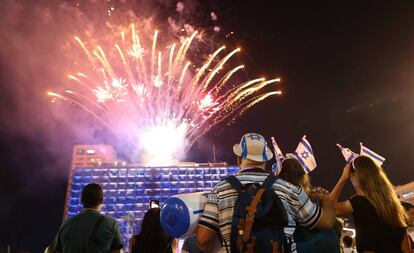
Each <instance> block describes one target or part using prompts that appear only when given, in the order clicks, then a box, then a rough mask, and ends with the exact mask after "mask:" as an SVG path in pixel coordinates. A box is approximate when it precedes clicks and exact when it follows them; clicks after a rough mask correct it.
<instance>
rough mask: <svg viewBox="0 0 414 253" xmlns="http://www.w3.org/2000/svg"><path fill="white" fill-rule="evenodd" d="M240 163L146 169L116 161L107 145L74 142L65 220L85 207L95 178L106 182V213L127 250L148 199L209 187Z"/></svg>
mask: <svg viewBox="0 0 414 253" xmlns="http://www.w3.org/2000/svg"><path fill="white" fill-rule="evenodd" d="M237 170H238V168H237V167H231V166H227V165H226V164H224V163H223V164H209V163H205V164H197V163H185V164H181V165H179V166H171V167H148V166H143V165H136V164H127V163H125V162H120V161H118V160H116V153H115V151H114V149H113V148H112V147H111V146H109V145H76V146H74V149H73V157H72V166H71V170H70V175H69V182H68V187H67V194H66V203H65V211H64V212H65V213H64V216H65V218H69V217H72V216H74V215H76V214H77V213H79V212H80V211H81V210H82V204H81V202H80V194H81V191H82V188H83V187H84V186H85V185H86V184H88V183H91V182H95V183H98V184H100V185H101V186H102V188H103V191H104V195H105V199H104V204H103V205H102V213H104V214H106V215H109V216H111V217H113V218H115V219H116V220H117V221H118V222H119V224H120V229H121V233H122V235H123V240H124V246H125V247H124V251H126V252H128V247H127V245H128V241H129V238H130V237H131V235H132V234H135V233H138V232H139V229H140V224H141V220H142V218H143V216H144V214H145V212H146V211H147V209H148V207H149V201H150V200H159V201H160V203H161V204H162V203H163V202H164V201H165V200H166V199H168V198H169V197H170V196H172V195H176V194H181V193H190V192H200V191H209V190H210V189H212V188H213V187H214V186H215V185H216V184H217V183H218V182H219V181H220V180H223V179H224V178H225V177H227V176H228V175H231V174H235V173H236V171H237Z"/></svg>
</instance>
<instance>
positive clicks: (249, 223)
mask: <svg viewBox="0 0 414 253" xmlns="http://www.w3.org/2000/svg"><path fill="white" fill-rule="evenodd" d="M264 192H265V189H264V188H260V189H259V190H257V192H256V194H255V195H254V197H253V200H252V201H251V202H250V205H249V206H247V207H246V210H247V215H246V218H245V220H246V223H245V227H244V231H243V233H242V235H243V243H246V242H248V241H249V238H250V233H251V231H252V228H253V222H254V218H255V217H256V212H257V205H258V204H259V202H260V200H261V199H262V196H263V193H264Z"/></svg>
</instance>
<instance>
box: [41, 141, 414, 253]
mask: <svg viewBox="0 0 414 253" xmlns="http://www.w3.org/2000/svg"><path fill="white" fill-rule="evenodd" d="M233 151H234V153H235V155H236V157H237V162H238V166H239V167H240V171H239V172H238V173H237V174H236V175H234V176H232V177H229V178H227V179H226V180H223V181H221V182H219V183H218V184H217V185H216V186H215V187H214V188H213V189H212V191H211V192H210V193H209V194H208V201H207V203H206V205H205V207H204V212H203V214H202V215H201V218H200V220H199V224H198V228H197V231H196V234H195V235H193V236H190V237H189V238H187V240H186V241H185V242H184V246H183V248H182V252H190V253H198V252H213V248H214V247H215V245H217V241H219V245H220V246H219V248H220V249H219V250H218V251H217V249H215V250H214V252H248V253H253V252H273V253H286V252H292V253H295V252H298V253H307V252H309V253H312V252H318V253H325V252H326V253H340V252H343V253H349V252H359V253H408V252H412V241H411V238H410V237H409V235H408V234H407V227H408V226H409V225H412V222H413V217H412V216H411V215H408V213H407V211H406V209H405V208H404V207H403V204H402V203H401V202H400V201H399V199H398V197H397V195H396V193H395V192H394V190H393V187H392V184H391V183H390V181H389V180H388V178H387V176H386V174H385V173H384V171H383V169H382V168H381V167H380V166H378V165H377V164H376V163H375V162H374V161H373V160H372V159H371V158H369V157H367V156H363V155H361V156H357V157H356V158H354V159H353V160H352V161H349V163H347V164H346V165H345V167H344V169H343V173H342V175H341V177H340V178H339V179H338V182H337V184H336V185H335V187H334V188H333V189H332V191H330V192H329V191H326V190H324V189H323V188H321V187H313V186H312V185H311V180H310V176H309V175H308V173H306V171H305V170H304V168H303V165H302V164H301V163H300V161H298V159H296V157H295V156H294V155H286V157H285V158H284V159H283V161H282V163H281V170H280V173H279V174H278V175H277V176H275V175H273V173H272V172H269V171H266V169H265V168H266V163H267V162H268V161H269V160H271V159H272V157H273V154H272V152H271V151H270V149H269V148H268V147H267V144H266V141H265V138H264V137H263V136H261V135H258V134H246V135H244V136H243V138H242V141H241V143H240V144H236V145H235V146H234V148H233ZM347 181H351V183H352V185H353V187H354V189H355V195H354V196H353V197H351V198H350V199H348V200H346V201H342V202H339V201H338V199H339V196H340V194H341V191H342V188H343V186H344V185H345V183H346V182H347ZM249 194H250V195H249ZM245 196H248V198H245ZM245 199H248V201H245ZM81 201H82V204H83V207H84V211H83V212H81V213H80V214H78V215H75V216H74V217H71V218H69V219H67V220H66V221H65V222H64V223H63V224H62V226H61V228H60V230H59V233H58V235H57V236H56V239H55V241H54V243H52V244H51V245H50V246H49V247H48V249H47V250H49V252H63V253H67V252H70V253H77V252H112V253H115V252H121V251H122V249H123V247H127V246H126V245H122V240H121V234H120V230H119V225H118V223H117V222H116V220H114V219H112V218H110V217H107V216H104V215H102V214H100V206H101V205H102V204H103V191H102V188H101V187H100V186H99V185H98V184H94V183H91V184H88V185H87V186H85V187H84V188H83V190H82V195H81ZM269 203H270V204H269ZM404 205H406V204H404ZM411 208H412V206H411ZM345 215H349V216H352V218H353V221H354V225H355V230H356V237H355V240H354V238H353V237H351V236H349V235H348V234H343V221H342V220H341V219H340V218H339V216H345ZM263 231H265V232H263ZM273 231H275V233H273ZM269 236H270V237H269ZM263 238H265V239H263ZM176 248H177V242H176V240H175V239H174V238H171V237H169V236H168V235H167V234H165V233H164V232H163V230H162V227H161V224H160V208H151V209H149V210H148V211H147V212H146V214H145V216H144V218H143V220H142V224H141V231H140V233H139V234H137V235H134V236H133V237H132V238H131V240H130V245H129V252H131V253H146V252H148V253H150V252H151V253H155V252H157V253H169V252H175V250H176Z"/></svg>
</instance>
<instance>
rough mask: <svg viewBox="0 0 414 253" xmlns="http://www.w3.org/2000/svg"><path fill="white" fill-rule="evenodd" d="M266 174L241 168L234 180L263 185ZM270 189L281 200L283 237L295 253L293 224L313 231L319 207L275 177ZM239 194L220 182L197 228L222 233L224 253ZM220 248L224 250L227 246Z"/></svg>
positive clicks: (300, 191) (294, 188)
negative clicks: (285, 222)
mask: <svg viewBox="0 0 414 253" xmlns="http://www.w3.org/2000/svg"><path fill="white" fill-rule="evenodd" d="M268 175H269V174H268V173H267V172H265V171H264V170H262V169H244V170H242V171H239V172H238V173H237V174H236V177H237V179H238V180H239V181H240V182H241V183H242V184H243V185H244V184H249V183H263V181H264V180H265V179H266V177H267V176H268ZM273 189H274V191H275V192H276V194H277V195H278V196H279V198H280V199H281V201H282V203H283V206H284V207H285V209H286V210H287V214H288V219H289V222H288V225H287V226H286V227H285V228H284V231H285V234H286V236H287V237H288V238H290V239H291V241H292V242H293V244H292V248H291V250H292V252H293V253H296V245H295V243H294V241H293V233H294V232H295V228H296V223H298V224H299V225H300V226H302V227H305V228H307V229H312V228H314V227H315V226H316V225H317V224H318V222H319V219H320V217H321V216H322V208H321V207H320V206H319V205H318V204H315V203H313V202H312V201H311V200H310V198H309V196H308V195H307V194H306V193H305V192H304V191H302V189H301V188H300V187H297V186H295V185H293V184H291V183H289V182H287V181H285V180H283V179H280V178H278V179H277V180H276V181H275V183H274V184H273ZM237 197H238V194H237V192H236V190H235V189H233V188H232V186H231V185H230V184H229V183H228V182H227V181H221V182H220V183H218V184H217V186H216V187H215V188H214V189H213V190H212V191H211V193H210V194H209V195H208V201H207V204H206V205H205V207H204V212H203V214H202V216H201V218H200V221H199V225H201V226H204V227H206V228H209V229H211V230H213V231H215V232H216V233H218V232H221V235H222V237H223V240H224V242H225V243H224V245H226V246H227V252H230V248H231V246H230V237H231V222H232V218H233V209H234V205H235V203H236V200H237ZM224 245H223V249H224V250H225V251H226V246H224Z"/></svg>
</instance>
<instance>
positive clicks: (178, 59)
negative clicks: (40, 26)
mask: <svg viewBox="0 0 414 253" xmlns="http://www.w3.org/2000/svg"><path fill="white" fill-rule="evenodd" d="M197 34H198V32H194V33H193V34H192V35H191V36H188V37H186V38H184V39H183V40H182V41H181V42H180V43H173V44H170V45H167V46H163V45H159V44H161V42H162V40H161V41H159V34H158V31H154V32H153V33H152V35H149V36H148V35H145V33H139V32H138V31H137V29H136V27H135V25H130V27H129V28H128V29H125V30H124V31H122V32H121V33H120V36H119V39H117V40H116V41H118V43H115V44H114V46H113V47H112V48H111V49H110V51H109V53H108V54H107V53H106V52H105V51H104V50H103V48H102V47H101V46H99V45H94V46H93V47H90V46H89V44H90V43H88V42H83V41H82V40H81V39H80V38H79V37H75V40H76V41H77V43H78V44H79V46H80V47H81V48H82V50H83V51H84V53H85V57H87V59H88V62H89V66H87V67H86V68H85V69H87V70H88V72H79V73H76V74H73V75H69V79H70V80H72V81H74V84H73V85H72V88H71V89H67V90H65V91H63V92H48V95H49V96H51V97H52V98H53V100H54V101H55V100H56V99H61V100H64V101H66V102H70V103H73V104H76V105H78V106H80V107H81V108H82V109H83V110H85V111H86V112H88V113H90V114H91V115H93V116H94V117H95V118H97V119H98V120H99V121H100V122H102V124H104V125H105V126H107V127H108V128H109V129H110V130H111V131H112V132H113V133H115V134H117V135H120V136H122V137H123V138H128V139H129V140H133V141H135V142H136V143H137V144H140V145H141V146H142V147H143V148H144V149H145V150H146V153H147V158H146V159H145V160H148V159H149V160H152V161H154V159H155V160H156V163H169V162H171V159H172V158H173V157H174V156H175V155H174V153H176V152H177V150H183V149H185V148H188V147H190V146H191V145H192V143H193V142H194V141H195V140H196V139H197V138H199V137H200V136H202V135H203V134H204V133H206V132H207V131H208V130H209V129H210V128H211V127H212V126H214V125H216V124H218V123H220V122H222V121H224V120H229V121H232V120H234V119H235V118H237V117H238V116H240V115H241V114H242V113H243V112H244V111H246V110H247V109H248V108H250V107H251V106H253V105H254V104H256V103H258V102H260V101H262V100H263V99H265V98H267V97H269V96H272V95H277V94H281V92H280V91H272V92H267V93H262V94H260V93H259V92H258V91H259V90H261V89H262V88H264V87H265V86H268V85H271V84H273V83H276V82H279V81H280V79H278V78H277V79H272V80H265V79H264V78H257V79H253V80H248V81H246V82H243V83H235V82H234V76H235V75H236V74H237V72H239V71H240V70H242V69H243V68H244V66H243V65H240V66H236V67H233V68H228V67H227V65H230V64H229V61H230V59H231V58H232V57H234V55H235V54H237V53H238V52H240V49H238V48H237V49H234V50H232V51H230V52H227V53H226V52H225V51H226V50H225V46H222V47H220V48H218V49H217V50H216V51H214V52H213V53H212V54H211V55H209V56H208V58H207V59H206V60H205V61H204V62H203V63H202V64H200V66H195V65H194V64H192V63H191V62H190V61H188V56H187V53H188V51H189V49H190V47H191V45H192V44H193V43H194V42H193V41H194V39H195V38H196V36H197ZM87 45H88V46H87ZM148 157H149V158H148Z"/></svg>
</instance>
